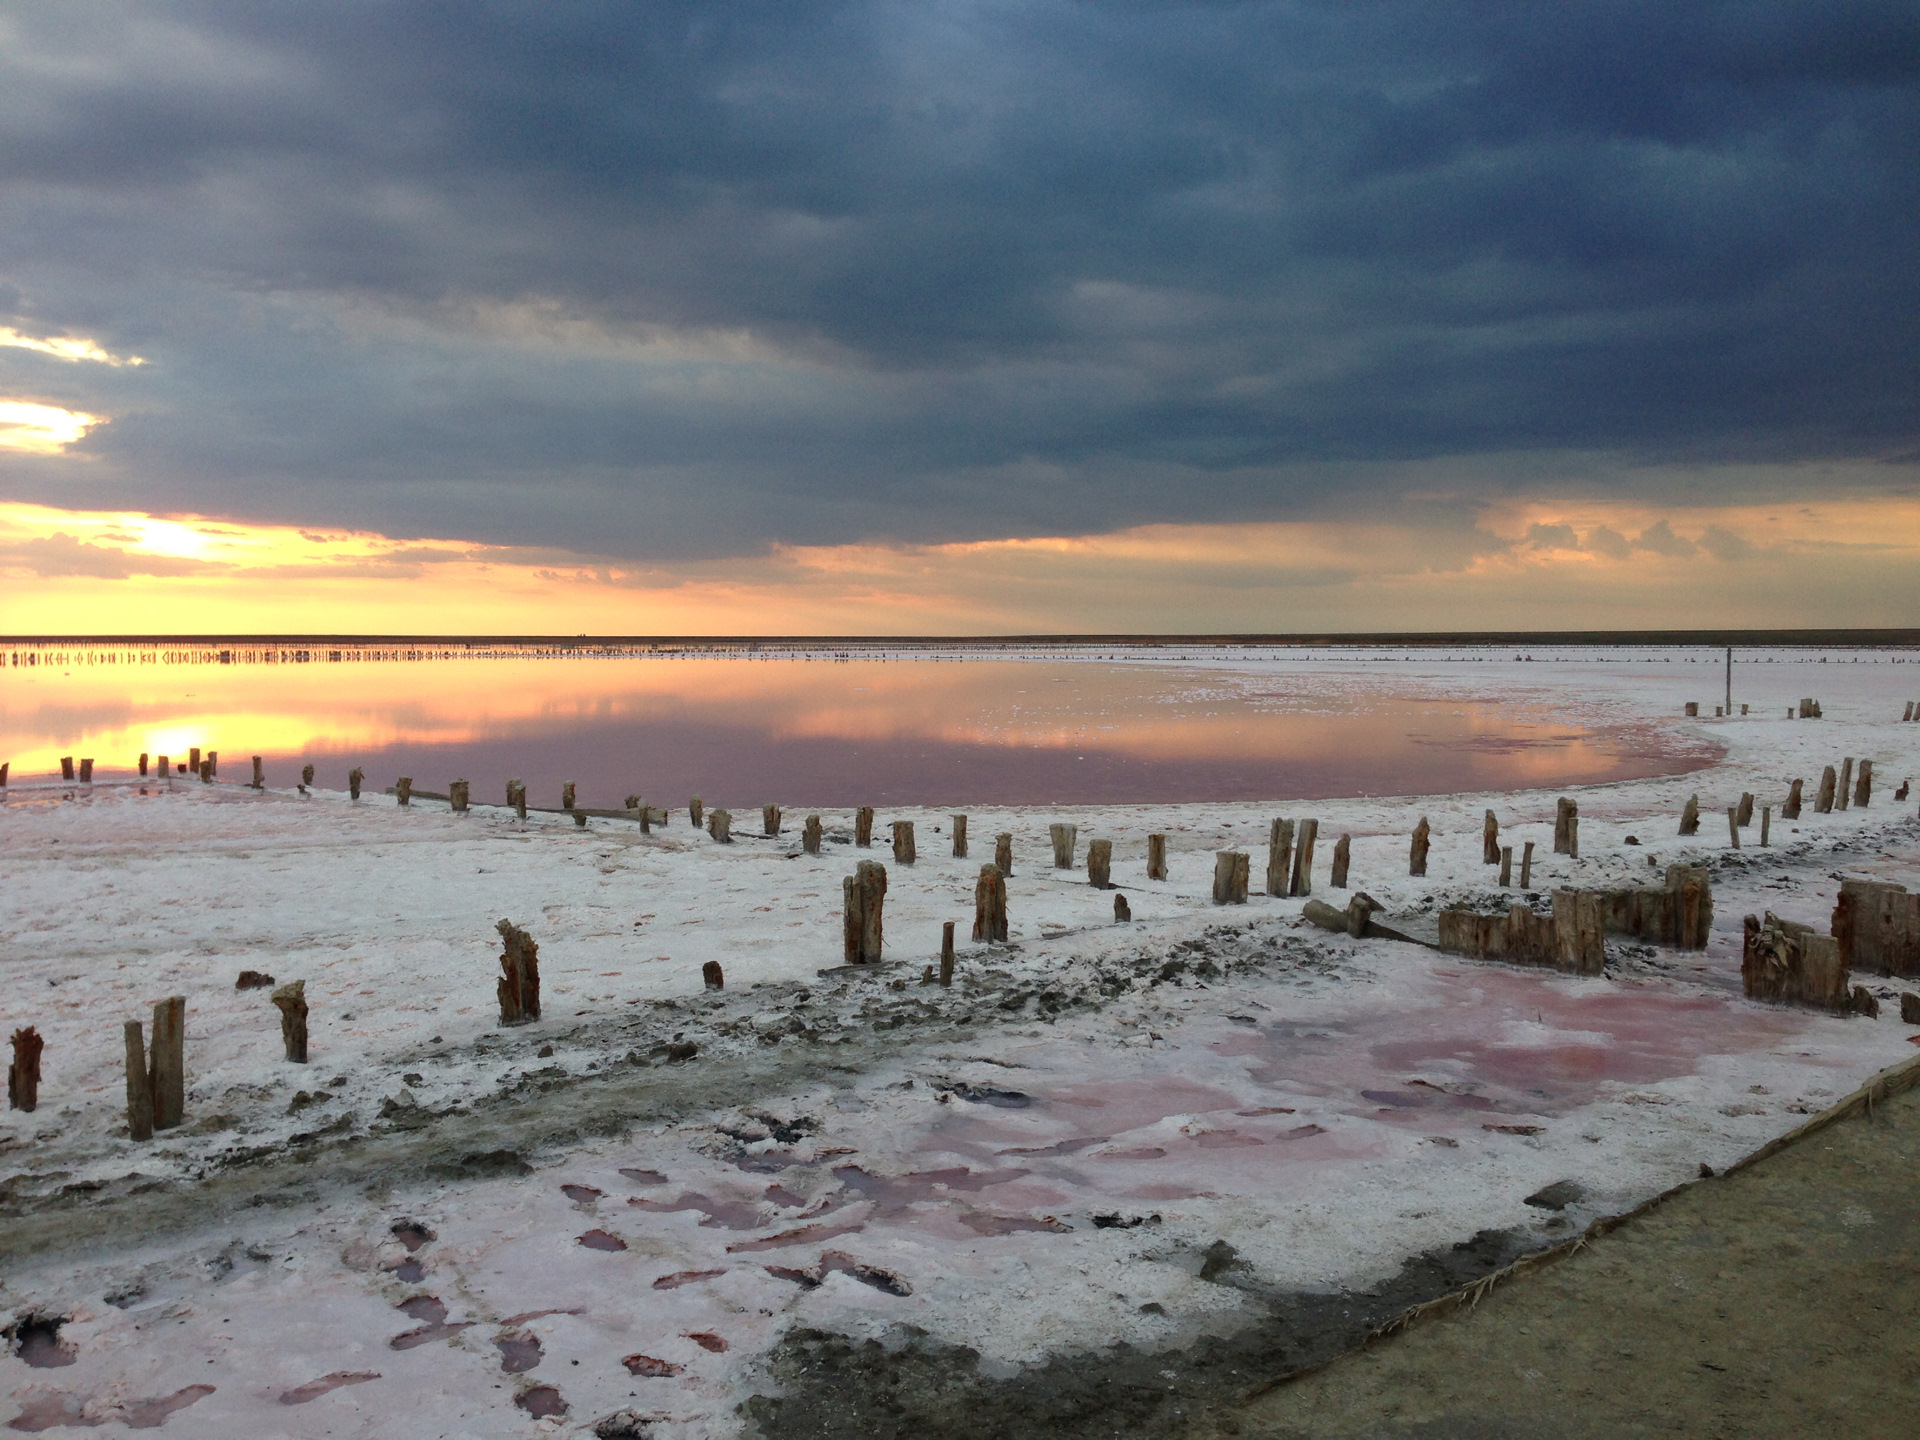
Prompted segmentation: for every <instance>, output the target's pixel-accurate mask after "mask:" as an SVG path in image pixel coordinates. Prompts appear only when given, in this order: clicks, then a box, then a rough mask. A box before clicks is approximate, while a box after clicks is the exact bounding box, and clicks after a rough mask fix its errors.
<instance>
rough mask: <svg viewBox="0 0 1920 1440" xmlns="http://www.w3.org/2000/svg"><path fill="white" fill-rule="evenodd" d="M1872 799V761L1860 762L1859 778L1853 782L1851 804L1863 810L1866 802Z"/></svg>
mask: <svg viewBox="0 0 1920 1440" xmlns="http://www.w3.org/2000/svg"><path fill="white" fill-rule="evenodd" d="M1872 798H1873V761H1871V760H1862V761H1861V762H1860V778H1859V779H1858V780H1856V781H1854V782H1853V803H1854V804H1855V805H1858V806H1860V807H1861V808H1862V809H1865V808H1866V804H1867V802H1868V801H1869V800H1871V799H1872Z"/></svg>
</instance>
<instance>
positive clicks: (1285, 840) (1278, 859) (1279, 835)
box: [1149, 819, 1293, 895]
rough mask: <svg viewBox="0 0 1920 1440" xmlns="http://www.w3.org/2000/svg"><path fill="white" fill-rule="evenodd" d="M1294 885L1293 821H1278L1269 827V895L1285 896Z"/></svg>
mask: <svg viewBox="0 0 1920 1440" xmlns="http://www.w3.org/2000/svg"><path fill="white" fill-rule="evenodd" d="M1149 873H1151V872H1149ZM1292 883H1293V821H1291V820H1279V819H1276V820H1274V821H1273V822H1272V823H1271V824H1269V825H1268V826H1267V894H1269V895H1285V894H1286V893H1287V887H1288V886H1289V885H1291V884H1292Z"/></svg>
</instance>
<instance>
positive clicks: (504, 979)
mask: <svg viewBox="0 0 1920 1440" xmlns="http://www.w3.org/2000/svg"><path fill="white" fill-rule="evenodd" d="M493 928H494V929H496V930H498V931H499V932H500V939H501V941H502V949H501V951H500V978H499V979H498V980H497V981H496V982H495V986H494V988H495V992H496V993H497V994H498V996H499V999H500V1023H501V1024H502V1025H525V1024H527V1023H528V1022H529V1021H532V1020H538V1019H539V1018H540V947H539V946H538V945H536V944H535V943H534V939H533V937H532V936H531V935H529V934H528V933H527V932H526V931H524V930H522V929H521V928H520V927H519V926H518V925H515V924H514V923H513V922H512V921H511V920H502V921H500V922H499V923H498V924H497V925H495V926H494V927H493Z"/></svg>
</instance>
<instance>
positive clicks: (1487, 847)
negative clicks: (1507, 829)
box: [1480, 810, 1500, 865]
mask: <svg viewBox="0 0 1920 1440" xmlns="http://www.w3.org/2000/svg"><path fill="white" fill-rule="evenodd" d="M1480 863H1481V864H1482V865H1498V864H1499V863H1500V819H1499V817H1498V816H1496V815H1495V814H1494V813H1493V811H1491V810H1489V811H1487V818H1486V819H1485V820H1484V821H1482V822H1481V824H1480Z"/></svg>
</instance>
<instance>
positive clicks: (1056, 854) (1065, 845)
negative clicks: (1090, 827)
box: [1047, 821, 1080, 870]
mask: <svg viewBox="0 0 1920 1440" xmlns="http://www.w3.org/2000/svg"><path fill="white" fill-rule="evenodd" d="M1079 833H1080V829H1079V827H1078V826H1076V825H1066V824H1062V823H1060V822H1059V821H1055V822H1054V823H1053V824H1051V825H1049V826H1047V834H1048V836H1049V837H1050V838H1051V839H1052V840H1053V868H1054V869H1056V870H1071V869H1072V868H1073V849H1074V841H1075V839H1076V838H1077V837H1078V836H1079Z"/></svg>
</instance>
